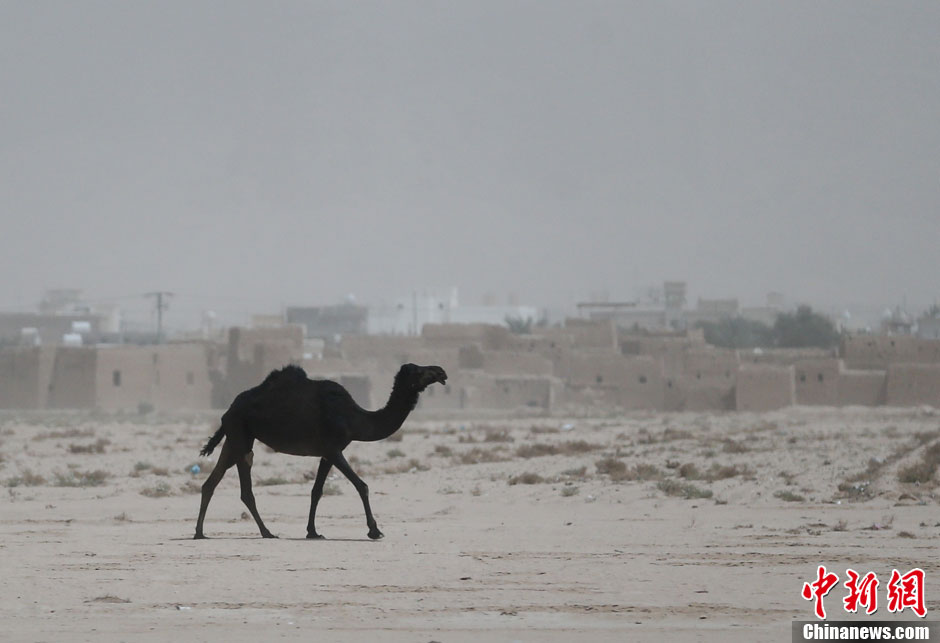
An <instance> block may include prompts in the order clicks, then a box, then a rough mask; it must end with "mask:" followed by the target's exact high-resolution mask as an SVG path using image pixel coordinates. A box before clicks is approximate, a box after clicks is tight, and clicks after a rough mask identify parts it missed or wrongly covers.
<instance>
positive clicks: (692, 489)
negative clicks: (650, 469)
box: [656, 480, 712, 500]
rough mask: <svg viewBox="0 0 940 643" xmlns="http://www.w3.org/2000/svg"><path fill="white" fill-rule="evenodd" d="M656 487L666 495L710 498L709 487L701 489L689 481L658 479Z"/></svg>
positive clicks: (686, 497)
mask: <svg viewBox="0 0 940 643" xmlns="http://www.w3.org/2000/svg"><path fill="white" fill-rule="evenodd" d="M656 488H657V489H659V490H660V491H662V492H663V493H665V494H666V495H667V496H677V497H680V498H685V499H687V500H691V499H694V498H711V497H712V491H711V489H702V488H701V487H696V486H695V485H694V484H692V483H691V482H679V481H678V480H660V481H659V483H657V484H656Z"/></svg>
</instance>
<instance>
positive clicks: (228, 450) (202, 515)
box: [193, 440, 240, 540]
mask: <svg viewBox="0 0 940 643" xmlns="http://www.w3.org/2000/svg"><path fill="white" fill-rule="evenodd" d="M234 444H235V443H234V441H233V440H226V441H225V444H224V445H222V452H221V453H220V454H219V460H218V462H216V463H215V469H213V470H212V473H210V474H209V477H208V478H206V481H205V482H204V483H203V485H202V502H201V503H200V504H199V518H198V519H197V520H196V535H195V536H193V538H194V539H197V540H198V539H200V538H205V535H204V534H203V533H202V523H203V521H204V520H205V519H206V509H208V508H209V501H210V500H212V494H213V493H214V492H215V488H216V487H217V486H218V485H219V482H220V481H221V480H222V477H223V476H224V475H225V472H226V471H228V470H229V469H230V468H231V466H232V465H233V464H235V461H236V459H237V458H238V459H240V458H239V456H237V454H236V453H235V446H234Z"/></svg>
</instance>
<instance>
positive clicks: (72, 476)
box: [53, 469, 111, 487]
mask: <svg viewBox="0 0 940 643" xmlns="http://www.w3.org/2000/svg"><path fill="white" fill-rule="evenodd" d="M110 477H111V474H110V473H108V472H107V471H104V470H103V469H95V470H94V471H77V470H76V471H69V472H68V473H64V474H63V473H56V474H55V481H54V482H53V485H54V486H56V487H100V486H101V485H103V484H104V483H105V480H107V479H108V478H110Z"/></svg>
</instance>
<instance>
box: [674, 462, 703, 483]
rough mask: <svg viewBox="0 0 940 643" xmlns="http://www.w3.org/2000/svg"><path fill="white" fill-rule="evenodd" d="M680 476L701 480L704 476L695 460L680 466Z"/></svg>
mask: <svg viewBox="0 0 940 643" xmlns="http://www.w3.org/2000/svg"><path fill="white" fill-rule="evenodd" d="M679 477H680V478H685V479H686V480H701V479H702V478H703V477H704V476H703V475H702V472H701V471H699V470H698V467H697V466H695V463H693V462H686V463H685V464H683V465H682V466H680V467H679Z"/></svg>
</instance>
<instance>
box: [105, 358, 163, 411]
mask: <svg viewBox="0 0 940 643" xmlns="http://www.w3.org/2000/svg"><path fill="white" fill-rule="evenodd" d="M152 348H154V347H148V346H114V347H105V348H100V349H98V358H97V361H96V365H97V368H96V369H95V406H96V407H97V408H100V409H103V410H106V411H116V410H137V409H138V408H139V405H140V404H142V403H143V404H151V405H152V404H153V401H152V400H153V388H154V386H155V373H156V368H157V366H156V361H157V359H158V356H157V353H156V352H154V351H153V350H152ZM115 373H117V376H116V375H115Z"/></svg>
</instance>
